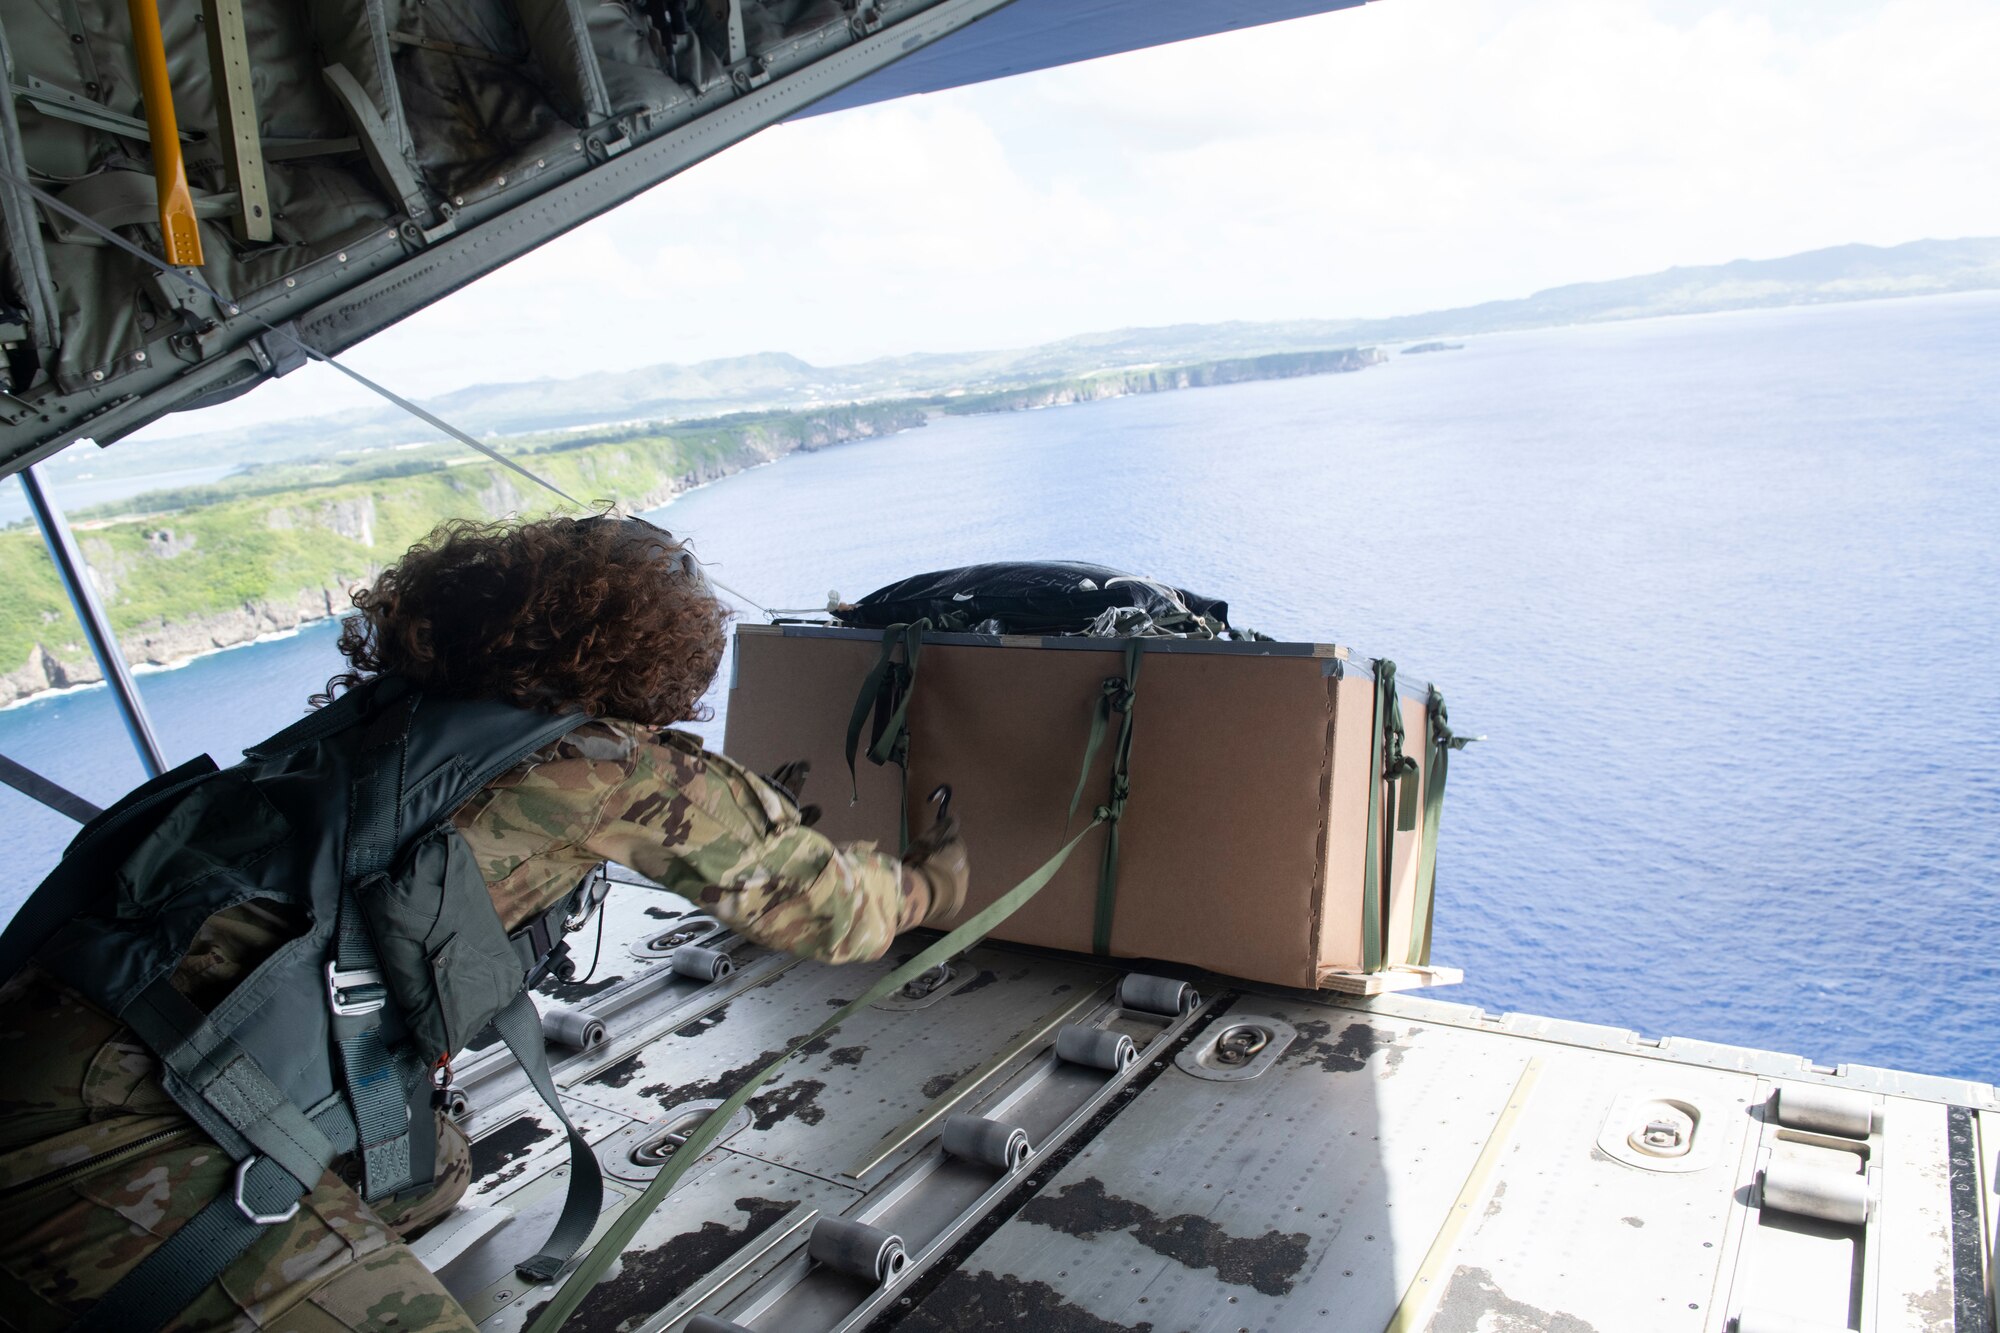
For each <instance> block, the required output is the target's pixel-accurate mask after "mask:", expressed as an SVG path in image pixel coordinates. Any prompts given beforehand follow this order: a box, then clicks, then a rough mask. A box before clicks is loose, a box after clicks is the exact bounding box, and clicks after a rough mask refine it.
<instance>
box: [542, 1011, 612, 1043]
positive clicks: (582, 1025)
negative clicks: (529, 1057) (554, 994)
mask: <svg viewBox="0 0 2000 1333" xmlns="http://www.w3.org/2000/svg"><path fill="white" fill-rule="evenodd" d="M542 1037H543V1038H544V1039H545V1040H547V1041H549V1042H550V1043H552V1044H554V1045H557V1046H566V1047H568V1048H569V1049H570V1050H573V1051H587V1050H590V1049H591V1048H592V1047H594V1046H602V1045H603V1044H604V1020H603V1019H600V1018H592V1017H591V1016H590V1015H589V1014H586V1013H585V1012H583V1010H581V1009H572V1008H570V1007H569V1006H568V1005H557V1006H555V1007H554V1008H550V1009H544V1010H543V1011H542Z"/></svg>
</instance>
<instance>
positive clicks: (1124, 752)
mask: <svg viewBox="0 0 2000 1333" xmlns="http://www.w3.org/2000/svg"><path fill="white" fill-rule="evenodd" d="M1142 651H1144V649H1143V646H1142V645H1141V643H1140V641H1139V640H1137V639H1133V640H1132V641H1131V642H1129V643H1127V644H1126V645H1125V674H1124V675H1123V676H1107V677H1105V680H1104V687H1103V689H1102V691H1101V692H1100V693H1099V694H1098V696H1097V711H1096V712H1095V713H1094V714H1093V715H1092V717H1091V719H1090V739H1089V740H1088V741H1087V742H1085V744H1084V747H1083V771H1082V772H1080V773H1078V774H1077V775H1076V791H1075V792H1074V793H1072V794H1071V796H1070V798H1069V819H1067V820H1065V821H1064V822H1063V832H1065V833H1067V832H1069V826H1070V824H1071V823H1072V822H1074V820H1075V819H1076V810H1077V807H1078V806H1079V805H1081V804H1082V803H1083V788H1084V784H1085V783H1087V782H1089V781H1090V766H1091V765H1092V764H1093V763H1095V762H1096V760H1097V751H1098V750H1099V748H1100V747H1102V746H1103V744H1104V737H1105V735H1106V733H1108V732H1109V731H1110V730H1111V715H1112V714H1113V713H1117V714H1118V715H1119V716H1120V717H1121V718H1122V719H1123V720H1122V721H1121V722H1120V723H1119V725H1118V744H1117V747H1116V748H1115V749H1113V750H1112V752H1111V795H1110V797H1109V799H1107V800H1106V801H1105V802H1104V804H1103V805H1100V806H1098V807H1097V809H1096V810H1095V811H1094V812H1092V819H1093V822H1094V823H1097V824H1105V825H1108V826H1109V827H1107V828H1106V829H1105V833H1104V860H1103V863H1102V864H1101V865H1100V866H1099V868H1098V873H1097V911H1096V916H1095V917H1094V918H1093V920H1092V923H1091V930H1090V947H1091V951H1092V952H1094V953H1099V954H1108V953H1110V952H1111V918H1112V916H1113V914H1114V913H1115V911H1116V910H1117V906H1118V821H1119V820H1120V819H1122V818H1123V817H1124V815H1125V800H1126V798H1127V797H1128V796H1130V795H1131V793H1132V782H1131V774H1130V768H1131V762H1132V705H1133V703H1134V701H1135V699H1136V697H1137V694H1138V689H1139V655H1140V653H1141V652H1142Z"/></svg>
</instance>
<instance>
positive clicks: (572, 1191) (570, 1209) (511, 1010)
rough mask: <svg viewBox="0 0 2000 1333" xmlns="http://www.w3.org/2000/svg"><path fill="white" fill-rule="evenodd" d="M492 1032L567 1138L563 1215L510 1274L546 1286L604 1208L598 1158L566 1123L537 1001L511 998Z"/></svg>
mask: <svg viewBox="0 0 2000 1333" xmlns="http://www.w3.org/2000/svg"><path fill="white" fill-rule="evenodd" d="M493 1030H494V1031H496V1032H498V1033H499V1034H500V1038H501V1040H502V1041H505V1042H506V1043H507V1049H508V1050H510V1051H512V1052H513V1053H514V1058H515V1059H516V1060H519V1061H520V1062H521V1068H522V1069H524V1070H526V1071H527V1073H528V1081H529V1082H531V1083H533V1084H534V1085H535V1091H536V1092H537V1093H539V1094H540V1095H541V1098H542V1101H543V1102H544V1103H545V1104H546V1105H547V1106H548V1108H549V1110H551V1111H553V1112H554V1113H555V1117H556V1121H557V1123H558V1124H560V1125H561V1126H562V1127H563V1132H564V1133H566V1134H567V1135H568V1136H569V1194H568V1196H567V1197H565V1198H564V1199H563V1207H562V1215H561V1216H560V1217H558V1218H557V1219H556V1227H555V1230H554V1231H552V1232H550V1233H549V1238H548V1240H547V1242H546V1243H544V1244H543V1246H542V1248H541V1251H540V1252H539V1253H537V1254H535V1255H533V1256H531V1257H529V1258H527V1259H523V1260H522V1261H521V1262H520V1263H518V1264H516V1265H514V1271H515V1272H516V1273H518V1274H520V1275H521V1276H522V1277H524V1278H526V1279H527V1280H528V1281H530V1282H547V1281H548V1280H549V1279H550V1278H552V1277H554V1276H555V1275H556V1274H557V1273H560V1272H562V1267H563V1265H564V1264H566V1263H568V1262H569V1260H570V1256H571V1255H573V1254H575V1253H576V1252H577V1249H578V1247H580V1246H581V1245H582V1244H583V1242H584V1241H585V1240H586V1239H588V1237H589V1236H590V1229H591V1228H592V1227H594V1226H596V1225H597V1213H598V1210H599V1209H600V1208H602V1207H603V1205H604V1178H603V1176H602V1174H601V1173H600V1171H599V1169H598V1165H597V1154H595V1153H593V1152H592V1151H591V1150H590V1145H589V1144H588V1143H586V1142H585V1141H584V1137H583V1135H582V1134H580V1133H578V1132H577V1128H576V1126H575V1125H573V1124H571V1123H570V1119H569V1115H568V1113H567V1112H565V1111H564V1110H563V1105H562V1099H561V1098H560V1097H558V1096H557V1095H556V1084H555V1079H554V1078H552V1077H551V1076H550V1074H549V1056H548V1051H547V1050H546V1048H545V1047H544V1046H543V1044H542V1043H543V1040H544V1039H543V1036H542V1017H541V1015H540V1014H539V1013H538V1012H536V1010H535V1002H534V1001H533V1000H531V999H529V998H528V992H526V991H521V992H520V993H519V994H517V995H515V997H514V998H513V1000H512V1001H511V1002H510V1003H509V1004H508V1005H507V1007H506V1008H505V1009H502V1010H501V1011H500V1012H499V1013H498V1014H497V1015H495V1017H494V1019H493Z"/></svg>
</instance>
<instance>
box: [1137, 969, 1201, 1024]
mask: <svg viewBox="0 0 2000 1333" xmlns="http://www.w3.org/2000/svg"><path fill="white" fill-rule="evenodd" d="M1200 1002H1201V996H1200V995H1198V994H1196V993H1195V988H1194V987H1192V986H1190V985H1188V984H1187V983H1186V982H1185V981H1175V980H1174V979H1173V978H1171V977H1155V976H1148V975H1147V974H1146V973H1144V972H1127V973H1126V974H1125V975H1124V977H1122V978H1121V979H1120V980H1119V982H1118V1003H1119V1004H1120V1005H1121V1006H1123V1007H1124V1008H1127V1009H1137V1010H1139V1011H1140V1012H1141V1013H1146V1014H1161V1015H1164V1016H1166V1017H1168V1018H1178V1017H1179V1016H1180V1015H1182V1014H1184V1013H1187V1012H1188V1011H1189V1010H1190V1009H1193V1008H1194V1007H1195V1005H1197V1004H1199V1003H1200Z"/></svg>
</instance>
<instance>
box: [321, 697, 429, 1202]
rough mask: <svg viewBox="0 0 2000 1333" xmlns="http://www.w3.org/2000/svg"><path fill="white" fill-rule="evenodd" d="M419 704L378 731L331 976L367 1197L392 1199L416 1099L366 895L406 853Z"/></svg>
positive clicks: (405, 1158) (354, 828)
mask: <svg viewBox="0 0 2000 1333" xmlns="http://www.w3.org/2000/svg"><path fill="white" fill-rule="evenodd" d="M417 699H418V696H416V695H414V694H412V695H410V696H409V697H408V698H407V699H405V700H404V701H403V702H402V703H401V704H400V706H398V707H395V708H392V709H389V710H388V711H387V712H385V713H384V714H383V715H382V716H381V717H380V718H378V719H377V720H376V721H374V722H372V723H370V724H369V728H368V732H367V733H366V748H365V749H364V750H363V752H362V759H361V763H360V765H359V766H358V769H357V771H356V772H355V775H354V783H353V786H352V788H351V789H350V790H349V793H348V804H347V866H346V873H345V875H344V877H343V883H344V884H345V885H346V887H345V888H343V889H342V890H341V894H340V917H339V922H338V926H337V930H336V933H335V940H334V965H333V967H332V969H331V970H329V971H328V973H327V1004H328V1005H329V1006H330V1007H331V1008H332V1010H333V1015H332V1020H331V1021H332V1024H333V1033H334V1045H335V1046H336V1047H337V1048H338V1049H339V1051H340V1072H341V1079H342V1082H343V1083H344V1084H345V1085H346V1088H347V1099H348V1101H349V1103H350V1104H351V1105H352V1106H353V1108H354V1127H355V1132H356V1134H357V1136H358V1138H359V1148H360V1154H361V1197H362V1198H363V1199H366V1200H370V1201H373V1200H375V1199H383V1198H387V1197H388V1196H389V1195H391V1194H395V1193H397V1192H398V1191H400V1190H402V1189H403V1188H404V1187H405V1186H407V1185H409V1183H410V1182H411V1180H412V1175H411V1167H412V1165H413V1163H412V1161H411V1153H410V1120H411V1115H410V1094H409V1090H408V1089H407V1088H406V1087H405V1086H404V1084H403V1079H402V1076H401V1075H400V1073H399V1072H398V1071H397V1069H396V1057H395V1055H394V1053H393V1052H391V1051H390V1049H389V1043H388V1041H387V1039H386V1038H385V1037H384V1035H383V1032H382V1023H383V1017H384V1010H385V1009H386V1008H387V1006H388V1001H389V990H388V987H387V986H386V985H385V984H384V983H383V979H382V963H381V959H380V958H378V957H377V956H376V953H375V942H374V940H372V939H371V938H369V935H368V927H367V924H366V923H365V922H364V920H363V919H362V915H361V907H360V904H359V903H357V902H356V901H355V894H356V892H357V891H358V892H368V891H370V890H371V889H372V888H373V887H375V885H376V884H378V883H379V882H380V881H381V880H382V878H383V876H385V875H386V874H387V873H388V870H389V863H390V861H391V860H392V859H393V858H394V857H395V855H396V848H397V847H398V846H399V845H400V843H401V841H402V839H401V837H400V834H401V829H400V828H398V827H397V825H398V823H399V817H400V814H401V811H402V805H403V800H402V798H403V765H404V756H405V753H406V742H407V741H408V739H409V731H410V721H411V719H412V717H414V716H415V713H416V708H417Z"/></svg>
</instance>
